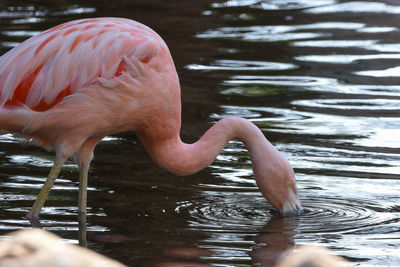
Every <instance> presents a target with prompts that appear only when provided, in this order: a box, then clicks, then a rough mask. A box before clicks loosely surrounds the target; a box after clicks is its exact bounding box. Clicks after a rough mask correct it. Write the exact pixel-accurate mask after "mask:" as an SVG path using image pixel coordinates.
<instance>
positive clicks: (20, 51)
mask: <svg viewBox="0 0 400 267" xmlns="http://www.w3.org/2000/svg"><path fill="white" fill-rule="evenodd" d="M160 49H166V50H167V51H168V48H167V46H166V44H165V42H164V41H163V40H162V39H161V37H159V36H158V35H157V33H155V32H154V31H153V30H151V29H150V28H149V27H147V26H145V25H143V24H141V23H139V22H136V21H133V20H129V19H121V18H93V19H82V20H76V21H71V22H67V23H64V24H61V25H58V26H56V27H53V28H51V29H49V30H47V31H45V32H43V33H41V34H39V35H37V36H34V37H32V38H30V39H28V40H26V41H25V42H23V43H21V44H20V45H18V46H17V47H15V48H13V49H12V50H10V51H8V52H7V53H6V54H4V55H3V56H2V57H0V107H1V106H4V107H16V106H22V105H24V106H26V107H29V108H30V109H32V110H35V111H44V110H47V109H49V108H51V107H52V106H54V105H55V104H57V103H58V102H60V101H61V100H62V99H63V98H64V97H66V96H68V95H71V94H74V93H75V92H78V91H79V90H80V89H82V88H85V87H87V86H89V85H90V84H92V83H94V82H95V81H96V80H97V79H99V78H101V79H106V80H108V79H112V78H113V77H116V76H119V75H121V73H122V72H124V71H126V68H125V63H124V60H123V58H124V57H125V56H127V57H129V58H134V59H138V60H141V61H142V62H144V63H147V62H149V61H150V60H151V57H152V55H154V54H155V53H156V52H157V51H159V50H160ZM168 55H169V52H168Z"/></svg>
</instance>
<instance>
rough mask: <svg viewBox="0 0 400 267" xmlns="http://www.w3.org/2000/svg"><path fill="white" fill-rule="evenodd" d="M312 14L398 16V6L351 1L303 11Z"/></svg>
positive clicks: (399, 10) (399, 9) (399, 11)
mask: <svg viewBox="0 0 400 267" xmlns="http://www.w3.org/2000/svg"><path fill="white" fill-rule="evenodd" d="M304 12H305V13H312V14H327V13H342V12H357V13H380V14H383V13H386V14H399V13H400V6H397V5H388V4H386V3H380V2H366V1H353V2H346V3H335V4H332V5H328V6H321V7H315V8H310V9H308V10H305V11H304Z"/></svg>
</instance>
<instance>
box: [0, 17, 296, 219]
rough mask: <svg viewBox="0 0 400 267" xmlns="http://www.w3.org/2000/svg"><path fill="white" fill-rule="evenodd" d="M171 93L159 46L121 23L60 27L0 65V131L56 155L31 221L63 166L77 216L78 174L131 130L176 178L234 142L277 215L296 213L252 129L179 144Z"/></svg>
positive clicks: (226, 124)
mask: <svg viewBox="0 0 400 267" xmlns="http://www.w3.org/2000/svg"><path fill="white" fill-rule="evenodd" d="M180 127H181V104H180V85H179V79H178V75H177V73H176V70H175V66H174V63H173V60H172V57H171V55H170V52H169V50H168V47H167V45H166V44H165V42H164V41H163V40H162V39H161V37H159V36H158V34H157V33H155V32H154V31H153V30H151V29H150V28H148V27H147V26H145V25H143V24H140V23H138V22H135V21H132V20H128V19H122V18H94V19H82V20H77V21H72V22H68V23H64V24H61V25H59V26H56V27H54V28H51V29H49V30H47V31H45V32H43V33H41V34H39V35H37V36H34V37H32V38H30V39H28V40H26V41H25V42H23V43H21V44H20V45H19V46H17V47H15V48H14V49H12V50H10V51H9V52H7V53H6V54H4V55H3V56H2V57H1V58H0V132H12V133H17V134H20V135H23V136H25V137H27V138H30V139H32V140H34V141H35V142H36V143H37V144H39V145H41V146H42V147H44V148H46V149H48V150H53V151H55V152H56V160H55V164H54V167H53V168H52V170H51V172H50V174H49V177H48V178H47V181H46V183H45V185H44V187H43V189H42V191H41V193H40V195H39V197H38V199H37V200H36V202H35V204H34V206H33V208H32V211H31V213H30V214H29V216H30V217H34V218H37V217H38V215H39V212H40V209H41V208H42V206H43V204H44V201H45V200H46V198H47V194H48V192H49V191H50V189H51V187H52V185H53V183H54V180H55V179H56V177H57V175H58V172H59V171H60V169H61V167H62V165H63V163H64V161H65V160H66V159H68V158H69V157H74V158H75V160H76V161H77V163H78V166H79V168H80V190H79V211H80V212H83V213H84V212H86V185H87V172H88V168H89V164H90V161H91V160H92V157H93V150H94V148H95V146H96V144H97V143H98V142H99V141H100V140H101V139H102V138H103V137H104V136H106V135H110V134H116V133H119V132H125V131H135V132H136V133H137V135H138V136H139V138H140V140H141V142H142V143H143V145H144V146H145V148H146V149H147V150H148V152H149V154H150V156H151V157H152V158H153V160H154V161H155V162H156V163H158V164H159V165H160V166H162V167H164V168H166V169H168V170H170V171H172V172H174V173H176V174H179V175H187V174H191V173H194V172H197V171H199V170H201V169H203V168H205V167H207V166H208V165H209V164H210V163H212V161H213V160H214V159H215V157H216V156H217V155H218V153H219V152H220V151H221V150H222V148H223V147H224V146H225V144H226V143H227V142H228V141H229V140H230V139H233V138H237V139H240V140H242V141H243V142H244V143H245V144H246V146H247V147H248V149H249V153H250V157H251V160H252V163H253V170H254V175H255V178H256V181H257V185H258V186H259V188H260V191H261V192H262V193H263V195H264V196H265V197H266V198H267V199H268V200H269V201H270V202H271V204H272V205H274V206H275V207H276V208H278V209H280V210H282V211H283V212H286V211H298V210H299V209H301V206H300V202H299V200H298V196H297V187H296V183H295V179H294V173H293V169H292V168H291V167H290V164H289V163H288V162H287V161H286V159H285V158H284V157H283V156H282V155H281V154H280V153H279V152H278V151H277V150H276V149H275V147H273V146H272V145H271V144H270V143H269V142H268V141H267V140H266V139H265V137H264V135H263V134H262V133H261V131H260V130H259V129H258V128H257V127H256V126H255V125H254V124H252V123H250V122H249V121H247V120H245V119H241V118H225V119H223V120H221V121H219V122H218V123H216V124H215V125H213V126H212V127H211V128H210V129H209V130H208V131H207V132H206V133H205V134H204V135H203V136H202V137H201V139H200V140H199V141H198V142H196V143H194V144H185V143H183V142H182V141H181V139H180V137H179V133H180Z"/></svg>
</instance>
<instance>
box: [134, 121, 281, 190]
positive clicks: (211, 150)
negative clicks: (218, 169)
mask: <svg viewBox="0 0 400 267" xmlns="http://www.w3.org/2000/svg"><path fill="white" fill-rule="evenodd" d="M139 137H140V136H139ZM232 139H239V140H241V141H242V142H244V143H245V145H246V147H247V149H248V150H249V154H250V158H251V160H252V164H253V171H254V176H255V178H256V180H258V179H257V177H262V174H265V172H266V171H267V172H268V171H270V170H273V164H274V162H275V161H276V160H274V159H276V158H278V160H279V159H281V158H282V156H281V155H280V153H279V152H278V151H277V150H276V149H275V147H273V146H272V145H271V143H269V142H268V141H267V139H266V138H265V137H264V135H263V134H262V132H261V131H260V130H259V129H258V127H256V126H255V125H254V124H253V123H251V122H249V121H248V120H246V119H242V118H238V117H229V118H224V119H222V120H220V121H218V122H217V123H216V124H214V125H213V126H212V127H211V128H210V129H208V131H207V132H206V133H205V134H204V135H203V136H202V137H201V138H200V140H198V141H197V142H195V143H193V144H185V143H183V142H182V141H181V139H180V137H179V134H177V135H176V136H174V137H171V138H163V139H162V140H155V139H153V140H149V139H145V138H141V141H142V143H143V144H144V146H145V147H146V149H147V150H148V152H149V153H150V156H151V157H152V158H153V160H154V161H155V162H156V163H157V164H159V165H160V166H162V167H164V168H165V169H167V170H169V171H171V172H173V173H175V174H178V175H190V174H193V173H196V172H198V171H200V170H202V169H204V168H206V167H207V166H209V165H210V164H211V163H212V162H213V161H214V160H215V158H216V157H217V155H218V154H219V153H220V152H221V150H222V149H223V148H224V147H225V145H226V143H227V142H228V141H229V140H232ZM269 165H271V168H269V167H268V166H269ZM259 182H260V181H257V183H258V184H259ZM259 186H260V184H259Z"/></svg>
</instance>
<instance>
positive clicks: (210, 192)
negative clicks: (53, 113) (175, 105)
mask: <svg viewBox="0 0 400 267" xmlns="http://www.w3.org/2000/svg"><path fill="white" fill-rule="evenodd" d="M40 2H42V4H40ZM98 16H119V17H127V18H131V19H135V20H138V21H140V22H142V23H144V24H147V25H148V26H150V27H152V28H153V29H155V30H156V31H157V32H158V33H159V34H160V35H161V36H162V37H163V38H164V40H165V41H166V43H167V44H168V45H169V47H170V50H171V53H172V56H173V58H174V60H175V63H176V67H177V70H178V73H179V75H180V78H181V85H182V105H183V125H182V138H183V139H184V140H185V141H187V142H192V141H195V140H197V139H198V138H199V137H200V136H201V135H202V134H203V133H204V131H205V130H206V129H207V128H208V127H210V125H211V124H212V123H214V122H215V121H217V120H218V119H220V118H223V117H225V116H230V115H235V116H241V117H244V118H248V119H250V120H251V121H253V122H254V123H255V124H256V125H258V126H259V127H260V128H261V129H262V131H263V132H264V134H265V135H266V137H267V138H268V139H269V140H270V141H271V142H272V143H273V144H274V145H276V146H277V147H278V149H279V150H280V151H282V152H283V153H284V155H285V156H286V157H287V158H288V159H289V161H290V162H291V164H292V165H293V167H294V168H295V172H296V176H297V180H298V187H299V191H300V196H301V201H302V204H303V206H304V209H305V212H304V214H302V215H301V216H299V217H287V218H283V217H280V216H278V215H277V214H276V213H275V212H274V211H273V208H272V206H271V205H270V204H269V203H267V202H266V201H265V200H264V198H263V197H262V196H261V194H260V193H259V192H258V190H257V187H256V185H255V182H254V180H253V177H252V172H251V164H250V161H249V157H248V154H247V151H246V149H245V147H244V146H243V144H241V143H240V142H236V141H233V142H230V143H229V144H228V145H227V147H226V148H225V149H224V150H223V152H222V154H221V155H219V156H218V157H217V159H216V161H215V162H214V163H213V164H212V165H211V166H210V167H209V168H207V169H205V170H203V171H201V172H200V173H198V174H195V175H192V176H188V177H177V176H174V175H172V174H169V173H168V172H166V171H165V170H163V169H161V168H159V167H158V166H156V165H155V164H154V163H153V162H152V161H151V159H150V158H149V156H148V155H147V153H146V151H145V150H144V148H143V147H142V145H141V144H140V142H139V141H138V139H137V138H136V136H135V135H134V134H131V133H127V134H121V135H118V136H112V137H107V138H106V139H105V140H104V141H103V142H102V143H100V144H99V145H98V146H97V148H96V151H95V160H94V162H93V164H92V168H91V171H90V177H89V187H90V188H89V192H88V218H87V224H88V228H87V239H88V247H89V248H90V249H92V250H95V251H97V252H100V253H102V254H104V255H107V256H109V257H111V258H114V259H117V260H119V261H121V262H123V263H125V264H127V265H129V266H172V265H174V264H175V265H177V264H178V263H181V264H186V265H191V266H202V265H205V266H208V265H215V266H271V265H273V263H274V262H275V261H276V260H277V258H278V257H279V256H280V255H281V254H282V253H283V252H284V251H285V250H286V249H288V248H291V247H293V246H294V245H301V244H309V243H314V244H319V245H321V246H324V247H327V248H329V249H330V250H331V251H332V253H334V254H336V255H340V256H343V257H345V258H347V259H348V260H350V261H351V262H353V264H354V265H355V266H400V254H399V253H398V250H399V246H400V193H399V192H400V153H399V152H400V138H399V136H400V67H399V64H398V62H399V59H400V4H399V2H398V1H394V0H386V1H339V0H316V1H308V0H300V1H291V0H265V1H262V0H226V1H217V0H215V1H209V0H199V1H184V0H176V1H159V0H147V1H128V0H125V1H124V0H114V1H98V0H97V1H94V0H91V1H76V0H74V1H66V0H58V1H28V0H25V1H18V2H16V1H13V0H3V1H2V2H1V3H0V54H3V53H5V52H6V51H8V50H9V49H11V48H12V47H14V46H16V45H18V44H19V43H20V42H22V41H23V40H25V39H27V38H28V37H30V36H33V35H36V34H37V33H39V32H40V31H42V30H45V29H47V28H49V27H51V26H55V25H57V24H59V23H62V22H65V21H69V20H72V19H78V18H84V17H98ZM52 160H53V154H50V153H46V152H44V151H43V150H41V149H39V148H34V147H24V146H23V143H21V141H20V140H19V139H18V138H15V137H12V136H10V135H1V136H0V188H1V193H0V199H1V202H0V234H1V235H2V237H3V238H4V235H5V234H6V233H8V232H10V231H13V230H17V229H21V228H25V227H29V223H28V222H27V221H26V220H23V219H22V217H23V216H24V215H25V214H26V212H27V211H28V210H29V208H30V207H31V205H32V203H33V201H34V199H35V198H36V195H37V193H38V192H39V189H40V187H41V185H42V183H43V182H44V180H45V177H46V176H47V174H48V171H49V167H50V166H51V165H52ZM77 193H78V169H77V167H76V165H75V164H74V163H73V162H68V163H67V164H66V167H65V168H64V169H63V171H62V172H61V176H60V178H59V179H58V180H57V182H56V185H55V188H54V189H53V191H52V192H51V194H50V197H49V200H48V201H47V203H46V205H45V208H44V210H43V211H42V214H41V224H42V226H43V228H44V229H46V230H50V231H52V232H54V233H56V234H58V235H60V236H61V237H62V238H64V239H65V240H66V241H67V242H71V243H78V241H77V239H78V221H77Z"/></svg>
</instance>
